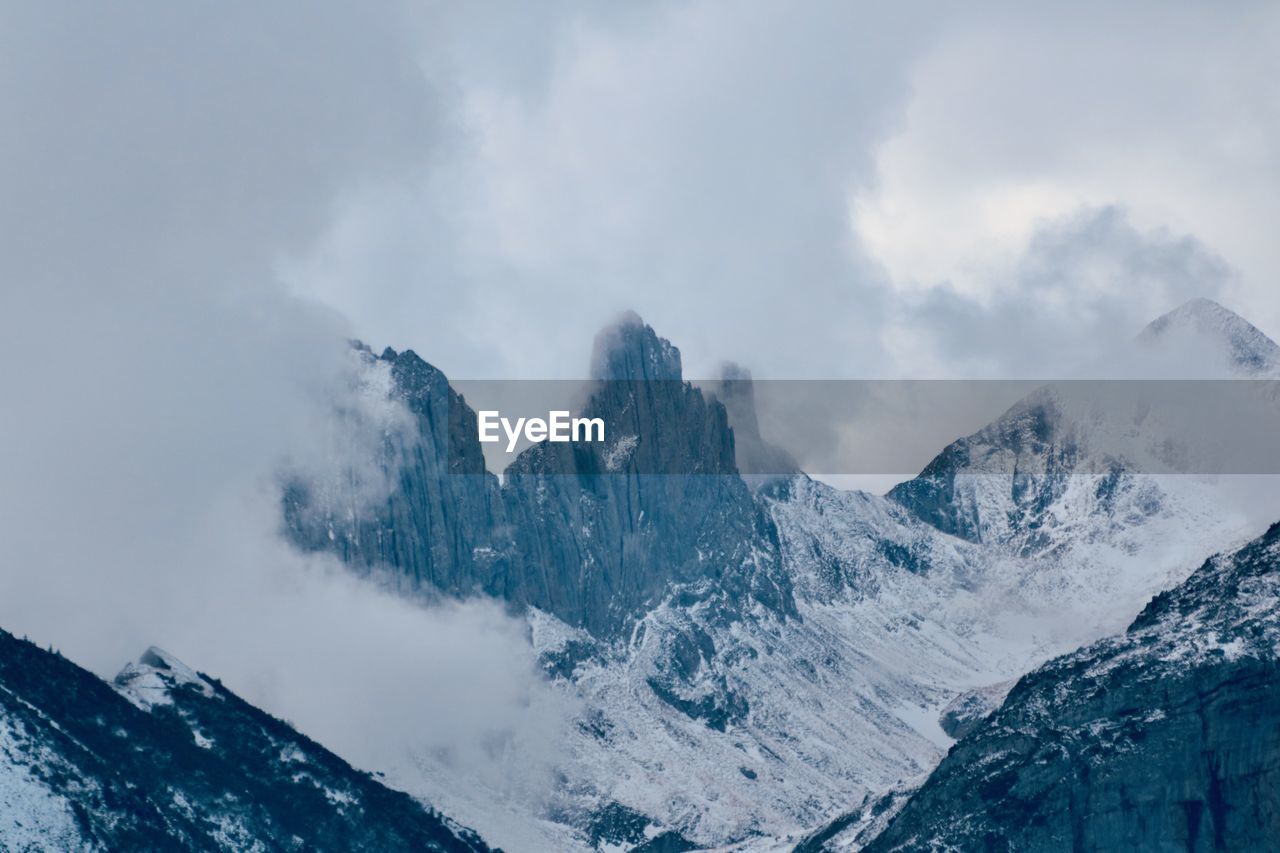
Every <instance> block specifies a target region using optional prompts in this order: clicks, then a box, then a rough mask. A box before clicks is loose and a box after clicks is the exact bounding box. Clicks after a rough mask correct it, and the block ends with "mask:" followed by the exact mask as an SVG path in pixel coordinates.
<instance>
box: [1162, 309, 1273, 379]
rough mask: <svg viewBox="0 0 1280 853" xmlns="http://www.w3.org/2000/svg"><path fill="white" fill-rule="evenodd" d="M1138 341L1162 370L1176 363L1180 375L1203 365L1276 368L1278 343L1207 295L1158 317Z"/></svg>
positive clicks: (1266, 371) (1263, 371) (1260, 372)
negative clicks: (1153, 357)
mask: <svg viewBox="0 0 1280 853" xmlns="http://www.w3.org/2000/svg"><path fill="white" fill-rule="evenodd" d="M1138 341H1139V343H1140V344H1142V345H1143V347H1145V348H1146V349H1147V350H1148V351H1150V352H1152V353H1154V354H1155V355H1156V356H1157V358H1158V359H1159V362H1158V363H1159V364H1162V365H1163V369H1164V370H1168V369H1169V368H1170V367H1174V368H1176V369H1177V370H1178V371H1179V372H1178V374H1177V375H1179V376H1181V377H1187V376H1189V375H1194V374H1198V373H1199V372H1200V371H1201V370H1203V371H1206V372H1207V373H1208V374H1209V375H1216V374H1217V373H1218V372H1220V371H1221V370H1222V369H1223V368H1225V369H1227V370H1228V371H1230V372H1231V373H1233V374H1236V375H1241V376H1254V377H1258V376H1275V375H1277V374H1278V373H1280V345H1278V344H1276V342H1275V341H1273V340H1271V339H1270V338H1269V337H1267V336H1266V335H1265V334H1264V333H1263V332H1262V331H1261V330H1260V329H1258V328H1257V327H1256V326H1254V325H1253V324H1252V323H1250V322H1249V321H1248V320H1245V319H1244V318H1243V317H1241V316H1240V315H1239V314H1236V313H1235V312H1234V311H1231V310H1229V309H1227V308H1224V307H1222V306H1221V305H1219V304H1218V303H1217V302H1214V301H1213V300H1211V299H1192V300H1191V301H1190V302H1187V303H1185V304H1183V305H1180V306H1179V307H1177V308H1175V309H1173V310H1172V311H1170V312H1169V313H1167V314H1164V315H1162V316H1160V317H1157V318H1156V319H1155V320H1152V321H1151V323H1150V324H1149V325H1148V326H1147V327H1146V328H1145V329H1144V330H1143V331H1142V334H1141V335H1139V337H1138ZM1188 371H1194V374H1191V373H1188Z"/></svg>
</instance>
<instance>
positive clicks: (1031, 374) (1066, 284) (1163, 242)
mask: <svg viewBox="0 0 1280 853" xmlns="http://www.w3.org/2000/svg"><path fill="white" fill-rule="evenodd" d="M1233 280H1234V273H1233V271H1232V270H1231V269H1230V267H1228V266H1227V264H1226V263H1225V262H1224V261H1223V260H1222V259H1221V258H1220V257H1218V256H1217V255H1215V254H1214V253H1213V252H1211V251H1210V250H1208V249H1207V248H1206V247H1205V246H1203V245H1202V244H1201V243H1200V242H1199V241H1197V240H1196V239H1194V238H1192V237H1189V236H1185V235H1175V234H1171V233H1169V232H1168V231H1165V230H1163V229H1156V230H1151V231H1140V230H1139V229H1137V228H1135V227H1134V226H1133V225H1132V224H1131V223H1130V222H1129V220H1128V218H1127V217H1126V214H1125V212H1124V211H1123V210H1122V209H1120V208H1117V207H1106V208H1101V209H1096V210H1082V211H1078V212H1076V213H1074V214H1071V215H1069V216H1066V217H1063V218H1061V219H1058V220H1055V221H1052V222H1046V223H1043V224H1042V225H1041V226H1040V227H1039V228H1038V229H1037V230H1036V231H1035V232H1034V233H1033V235H1032V237H1031V240H1030V243H1029V245H1028V246H1027V249H1026V251H1025V252H1024V254H1023V256H1022V257H1021V258H1020V259H1019V260H1018V262H1017V263H1016V264H1015V265H1014V266H1013V269H1012V271H1011V273H1010V274H1009V276H1008V278H1006V279H1004V280H1001V281H998V282H994V283H993V287H992V289H991V292H990V294H989V295H987V296H985V297H977V296H970V295H966V294H963V293H960V292H958V291H956V290H954V289H951V288H947V287H938V288H934V289H932V290H930V291H928V292H926V293H925V294H923V295H922V296H921V297H920V298H918V299H917V300H916V301H915V304H910V303H909V302H907V301H906V300H904V303H905V304H904V309H903V310H904V316H903V317H902V318H901V319H900V320H899V322H900V323H901V324H902V325H904V326H907V327H909V328H912V329H913V330H915V331H916V332H917V333H918V334H920V335H921V340H922V341H924V342H927V345H928V346H929V347H931V348H932V353H931V355H932V359H933V361H934V363H935V364H938V365H942V366H943V367H942V369H943V370H945V371H946V375H951V376H970V377H994V378H1012V377H1023V378H1033V379H1034V378H1050V377H1063V376H1077V375H1080V373H1079V372H1080V371H1081V370H1085V371H1087V370H1089V369H1090V368H1091V367H1096V366H1097V365H1098V364H1100V363H1102V362H1103V361H1105V359H1106V357H1107V356H1108V355H1109V354H1110V355H1117V354H1118V353H1119V352H1121V351H1122V350H1123V348H1124V347H1125V345H1127V344H1128V343H1129V342H1131V341H1132V340H1133V339H1134V337H1135V336H1136V335H1137V334H1138V332H1139V331H1140V330H1141V329H1142V328H1143V327H1144V326H1145V325H1146V324H1147V323H1148V322H1150V321H1151V320H1153V319H1155V317H1157V316H1158V315H1160V314H1163V313H1164V312H1166V311H1169V310H1171V309H1173V308H1176V307H1177V306H1178V305H1180V304H1182V303H1183V302H1186V301H1187V300H1189V299H1192V298H1195V297H1197V296H1204V297H1209V298H1217V297H1220V296H1221V294H1222V292H1223V291H1224V290H1225V289H1226V287H1227V286H1228V285H1229V284H1230V283H1232V281H1233ZM927 360H928V359H927V358H921V361H922V362H925V361H927Z"/></svg>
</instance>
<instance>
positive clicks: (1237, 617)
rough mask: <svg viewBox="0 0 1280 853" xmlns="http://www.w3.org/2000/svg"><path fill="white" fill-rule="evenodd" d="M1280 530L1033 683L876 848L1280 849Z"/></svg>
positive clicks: (1207, 569)
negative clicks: (1116, 635) (1279, 645)
mask: <svg viewBox="0 0 1280 853" xmlns="http://www.w3.org/2000/svg"><path fill="white" fill-rule="evenodd" d="M1278 642H1280V524H1277V525H1274V526H1273V527H1272V528H1271V529H1270V530H1269V531H1268V532H1267V533H1266V534H1265V535H1264V536H1263V537H1261V538H1259V539H1257V540H1255V541H1254V542H1252V543H1250V544H1249V545H1247V546H1245V547H1244V548H1242V549H1240V550H1239V551H1237V552H1235V553H1233V554H1230V555H1226V556H1220V557H1215V558H1213V559H1210V560H1209V561H1207V562H1206V563H1205V564H1204V565H1203V566H1202V567H1201V568H1200V569H1198V570H1197V571H1196V572H1195V573H1194V574H1193V575H1192V576H1191V577H1190V578H1189V579H1188V580H1187V581H1186V582H1184V583H1183V584H1181V585H1180V586H1178V587H1176V588H1175V589H1173V590H1171V591H1169V592H1166V593H1162V594H1161V595H1159V596H1157V597H1156V598H1155V599H1153V600H1152V601H1151V603H1150V604H1149V605H1148V606H1147V607H1146V609H1145V610H1144V611H1143V612H1142V614H1141V615H1140V616H1139V617H1138V618H1137V619H1136V620H1135V621H1134V622H1133V624H1132V625H1131V626H1130V628H1129V630H1128V631H1127V632H1126V633H1125V634H1123V635H1121V636H1118V637H1115V638H1112V639H1108V640H1104V641H1101V642H1099V643H1096V644H1094V645H1092V646H1089V647H1087V648H1085V649H1082V650H1081V651H1079V652H1076V653H1074V654H1070V655H1066V656H1064V657H1061V658H1058V659H1056V660H1054V661H1051V662H1050V663H1048V664H1046V665H1045V666H1043V667H1041V668H1040V669H1038V670H1036V671H1034V672H1032V673H1031V674H1029V675H1027V676H1025V677H1024V678H1022V679H1021V680H1020V681H1019V683H1018V684H1017V685H1016V686H1015V687H1014V689H1013V690H1012V691H1011V692H1010V694H1009V696H1008V698H1007V699H1006V700H1005V702H1004V704H1003V705H1002V706H1001V708H1000V709H999V710H998V711H996V712H995V713H994V714H992V715H991V716H990V717H989V718H987V719H986V720H985V721H984V722H982V723H981V724H980V725H979V726H978V727H977V729H976V730H975V731H973V732H972V733H971V734H970V735H969V736H967V737H965V738H964V739H963V740H961V741H960V742H958V743H957V744H956V745H955V746H954V747H953V748H952V749H951V751H950V753H949V754H948V755H947V757H946V758H945V759H944V760H943V762H942V763H941V764H940V765H939V767H938V768H937V769H936V770H935V771H934V772H933V773H932V774H931V775H930V776H929V778H928V780H927V781H926V782H925V784H924V785H923V786H922V787H921V788H920V789H919V791H918V792H917V793H916V794H915V795H914V796H913V797H912V798H911V800H910V801H909V802H908V803H907V804H906V805H905V806H904V807H903V809H902V811H901V812H900V813H899V814H898V815H897V816H896V817H895V818H894V820H893V821H892V822H891V823H890V825H889V826H888V828H887V829H886V830H885V831H884V832H883V833H882V834H881V835H880V836H879V837H878V838H876V839H875V841H874V842H872V843H871V844H869V845H868V846H867V847H866V848H865V849H866V850H867V851H876V853H879V851H894V850H929V849H940V848H946V849H962V850H991V851H1004V850H1009V851H1015V850H1016V851H1041V850H1043V851H1050V850H1067V849H1070V850H1080V851H1087V850H1098V851H1101V850H1122V849H1123V850H1187V851H1201V850H1205V851H1207V850H1233V851H1236V850H1239V851H1253V850H1257V851H1263V850H1275V849H1278V848H1280V660H1278V659H1277V650H1278V646H1277V643H1278Z"/></svg>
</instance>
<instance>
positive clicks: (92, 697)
mask: <svg viewBox="0 0 1280 853" xmlns="http://www.w3.org/2000/svg"><path fill="white" fill-rule="evenodd" d="M0 847H3V848H4V849H6V850H15V851H19V850H23V851H25V850H31V851H34V850H49V849H61V850H181V851H186V850H211V851H243V850H335V851H337V850H371V851H372V850H377V851H383V850H436V851H480V850H487V849H488V848H487V847H486V846H485V845H484V843H483V842H482V841H480V839H479V838H478V837H477V836H476V835H474V834H473V833H470V832H468V831H465V830H461V829H459V828H458V827H456V826H455V825H453V824H452V823H451V822H450V821H448V820H446V819H444V818H443V817H441V816H440V815H438V814H436V813H434V812H432V811H430V810H428V809H426V808H424V807H423V806H422V805H420V804H419V803H418V802H417V801H415V800H413V799H412V798H410V797H409V796H408V795H406V794H403V793H400V792H397V791H392V790H390V789H388V788H386V787H384V786H383V785H381V784H379V783H378V782H377V781H375V780H374V779H373V778H372V777H370V776H368V775H367V774H364V773H362V772H360V771H358V770H355V769H354V768H352V767H351V766H350V765H348V764H346V763H345V762H343V761H342V760H341V759H339V758H338V757H337V756H335V755H333V754H332V753H330V752H328V751H327V750H325V749H324V748H323V747H321V746H319V745H317V744H315V743H313V742H312V741H310V740H308V739H307V738H305V737H303V736H302V735H300V734H298V733H297V732H295V731H294V730H293V729H292V728H290V727H289V726H288V725H287V724H285V723H283V722H281V721H279V720H277V719H275V718H273V717H271V716H269V715H267V714H265V713H263V712H262V711H259V710H258V709H256V708H254V707H252V706H251V705H248V704H247V703H245V702H244V701H243V700H241V699H240V698H239V697H237V696H236V695H235V694H233V693H231V692H230V691H228V690H227V689H226V688H225V687H223V686H222V685H221V684H220V683H219V682H217V681H216V680H214V679H210V678H207V677H205V676H202V675H199V674H197V673H195V672H193V671H191V670H189V669H187V668H186V667H185V666H183V665H182V664H181V663H179V662H178V661H176V660H174V659H173V658H171V657H169V656H168V655H166V654H165V653H164V652H161V651H160V650H158V649H151V650H149V651H148V652H147V653H146V654H145V655H143V657H142V659H141V660H140V661H139V662H138V663H137V664H134V665H131V666H129V667H126V668H125V670H124V671H123V672H121V674H120V676H119V677H118V678H117V680H116V684H115V685H109V684H107V683H105V682H103V681H101V680H100V679H98V678H97V677H96V676H94V675H92V674H91V673H88V672H86V671H85V670H82V669H80V668H79V667H77V666H75V665H74V664H72V663H70V662H69V661H67V660H65V659H63V658H62V657H60V656H58V655H56V654H53V653H51V652H46V651H43V650H41V649H39V648H37V647H36V646H34V645H32V644H31V643H28V642H26V641H25V640H18V639H16V638H14V637H13V636H12V635H10V634H8V633H6V632H3V631H0Z"/></svg>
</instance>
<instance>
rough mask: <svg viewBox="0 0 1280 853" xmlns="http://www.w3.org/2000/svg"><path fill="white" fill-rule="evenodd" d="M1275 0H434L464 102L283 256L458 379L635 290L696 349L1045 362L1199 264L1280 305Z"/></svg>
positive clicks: (974, 369)
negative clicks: (506, 0) (404, 165)
mask: <svg viewBox="0 0 1280 853" xmlns="http://www.w3.org/2000/svg"><path fill="white" fill-rule="evenodd" d="M1277 27H1280V12H1278V11H1277V10H1276V8H1275V6H1274V5H1273V4H1254V5H1251V4H1237V5H1233V6H1231V7H1230V9H1229V10H1224V9H1222V8H1221V7H1220V6H1218V7H1211V6H1207V5H1205V4H1198V3H1133V4H1124V5H1123V6H1117V4H1093V3H1081V4H1071V5H1070V8H1063V7H1061V4H1058V7H1048V6H1045V5H1042V4H965V8H964V9H958V8H955V4H949V5H937V6H930V5H919V4H915V5H913V4H892V8H886V4H877V5H875V6H871V5H865V4H863V5H859V4H850V3H830V4H825V3H806V4H802V6H801V7H800V8H799V10H796V9H793V8H791V7H789V6H786V7H784V6H781V5H779V4H770V3H751V2H747V3H735V4H714V3H692V4H660V3H659V4H630V5H627V6H625V7H614V6H610V5H608V4H593V5H586V4H583V5H575V4H550V5H547V6H545V7H542V8H540V9H538V10H537V11H532V10H524V11H520V12H513V11H512V10H511V9H505V8H502V7H498V6H493V5H486V4H481V5H479V6H472V5H469V6H468V7H467V8H466V10H459V9H457V8H455V9H454V10H453V11H452V13H450V14H444V15H443V16H442V17H440V18H437V19H434V20H433V21H431V22H430V23H429V24H427V25H426V30H427V32H428V35H427V36H426V38H427V39H428V41H430V40H431V39H432V37H434V38H435V39H437V42H436V43H435V44H434V47H433V46H430V45H424V46H423V48H422V49H423V57H424V58H423V59H422V64H423V68H424V73H425V74H426V76H427V78H428V79H429V80H431V81H432V83H433V87H434V91H435V92H436V93H437V95H438V98H439V108H440V109H441V110H442V114H443V115H445V116H447V122H446V124H447V128H446V129H443V130H442V131H441V132H440V133H438V134H437V135H435V136H434V137H433V139H434V140H435V143H436V144H435V147H434V148H433V150H432V151H431V152H430V153H429V154H428V155H427V156H425V157H424V159H423V162H422V163H421V164H420V165H421V167H422V171H421V172H420V173H418V174H417V175H416V176H410V175H405V176H402V177H401V178H399V179H395V180H390V181H386V182H383V183H381V184H378V183H369V184H366V185H365V186H364V187H363V188H359V189H357V188H349V194H348V195H347V196H346V197H345V198H344V200H343V202H342V203H341V204H340V205H339V209H338V211H337V213H336V215H335V216H334V218H333V219H332V220H331V221H330V222H329V223H328V224H327V226H326V228H325V230H324V233H323V234H321V235H319V236H317V238H316V239H315V240H314V241H313V242H312V243H311V244H310V245H309V246H308V247H307V248H306V250H305V251H301V252H297V253H292V254H289V253H285V254H283V255H282V258H281V261H280V266H279V267H278V268H279V270H280V271H281V275H282V276H283V277H284V278H285V280H286V281H287V282H288V284H289V286H290V288H291V290H292V291H293V292H295V293H298V294H303V295H306V296H308V297H311V298H314V299H317V300H320V301H322V302H324V303H325V304H328V305H332V306H335V307H337V308H339V309H340V310H341V311H342V312H343V313H344V314H345V316H347V317H348V318H349V319H350V320H351V322H352V323H353V324H354V325H355V327H356V328H357V330H358V333H359V334H360V335H361V336H363V337H368V338H371V339H373V340H375V341H376V342H377V343H378V344H382V343H390V344H392V345H393V346H396V347H397V348H403V347H413V348H415V349H417V350H418V351H419V352H420V353H421V354H423V355H424V357H426V358H428V360H432V361H434V362H435V363H437V364H439V365H440V366H441V367H442V368H443V369H444V370H445V371H446V372H447V373H449V374H450V375H454V376H458V377H467V378H513V377H522V378H523V377H535V376H536V377H557V378H571V377H580V376H582V375H583V373H584V372H585V370H586V364H587V358H588V353H589V351H590V350H589V348H590V337H591V334H592V333H593V332H594V330H595V329H597V328H599V327H601V326H602V325H604V324H605V323H607V322H608V321H609V320H610V319H611V318H612V317H613V316H615V315H616V314H618V313H619V312H621V311H624V310H628V309H631V310H635V311H637V312H639V313H640V314H641V315H642V316H643V317H644V318H645V319H646V320H647V321H648V322H650V323H651V324H653V325H654V326H655V328H656V329H657V330H658V331H659V333H661V334H663V335H664V336H667V337H669V338H671V339H672V340H673V341H674V342H675V343H676V344H677V345H679V346H680V347H681V348H682V350H683V351H684V354H685V362H686V365H687V367H688V370H689V372H690V373H691V374H693V375H695V376H710V375H714V373H715V371H716V369H717V366H718V364H719V363H720V362H721V361H722V360H732V361H735V362H739V363H741V364H744V365H746V366H747V367H749V368H750V369H752V370H753V371H754V372H755V374H756V375H757V376H767V377H771V378H808V379H812V378H846V377H885V376H911V377H921V376H955V375H963V376H968V377H974V376H982V377H986V376H1007V375H1010V374H1012V373H1019V374H1020V375H1032V376H1034V375H1045V374H1046V373H1047V372H1051V371H1053V369H1054V368H1055V367H1056V366H1058V365H1060V364H1062V363H1064V362H1070V361H1073V360H1079V359H1081V358H1084V357H1086V356H1087V355H1088V354H1089V351H1090V348H1091V347H1094V346H1097V344H1098V342H1099V341H1100V340H1109V339H1112V338H1114V337H1115V336H1117V335H1122V336H1126V337H1127V336H1131V335H1133V334H1136V333H1137V331H1138V330H1140V329H1141V328H1142V327H1143V326H1144V325H1145V324H1146V323H1147V322H1148V321H1150V320H1151V319H1154V317H1156V316H1158V315H1159V314H1161V313H1163V312H1164V311H1166V310H1168V309H1170V308H1172V307H1174V306H1176V305H1177V304H1180V303H1181V302H1183V301H1185V300H1186V299H1188V298H1191V297H1193V296H1207V297H1211V298H1216V299H1219V300H1220V301H1222V302H1224V303H1225V304H1227V305H1228V306H1229V307H1232V308H1234V309H1235V310H1237V311H1239V312H1240V313H1242V314H1244V315H1245V316H1246V317H1249V318H1250V319H1252V320H1253V321H1254V322H1255V323H1257V324H1258V325H1260V326H1261V327H1263V328H1264V329H1269V330H1272V331H1275V330H1280V298H1278V297H1277V296H1276V295H1275V294H1276V288H1275V287H1274V285H1273V282H1274V280H1275V276H1276V273H1277V266H1278V265H1280V258H1277V250H1276V248H1275V246H1274V241H1272V240H1271V239H1270V238H1269V236H1268V235H1267V230H1268V229H1267V227H1266V223H1268V222H1273V221H1276V216H1277V214H1278V213H1280V210H1277V209H1276V206H1277V205H1278V204H1280V201H1277V199H1278V198H1280V196H1278V195H1277V193H1276V192H1275V191H1274V190H1275V187H1276V183H1277V178H1280V160H1278V158H1280V154H1278V153H1277V152H1278V151H1280V147H1278V146H1277V145H1276V144H1275V142H1276V139H1277V134H1278V132H1280V114H1278V111H1280V102H1278V101H1277V99H1276V98H1275V97H1274V91H1273V87H1272V85H1271V83H1270V81H1271V80H1274V79H1275V78H1276V76H1277V73H1280V68H1277V67H1276V66H1277V64H1280V59H1277V56H1276V51H1274V50H1273V49H1272V47H1273V46H1274V44H1275V43H1276V36H1277V35H1278V33H1277Z"/></svg>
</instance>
